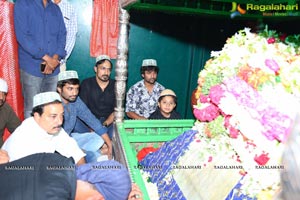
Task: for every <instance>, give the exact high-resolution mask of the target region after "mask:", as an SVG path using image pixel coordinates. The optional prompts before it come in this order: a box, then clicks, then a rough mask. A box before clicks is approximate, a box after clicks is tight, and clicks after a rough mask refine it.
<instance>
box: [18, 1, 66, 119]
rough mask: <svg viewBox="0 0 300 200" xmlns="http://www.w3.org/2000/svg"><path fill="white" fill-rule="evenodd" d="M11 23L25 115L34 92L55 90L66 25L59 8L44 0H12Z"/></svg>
mask: <svg viewBox="0 0 300 200" xmlns="http://www.w3.org/2000/svg"><path fill="white" fill-rule="evenodd" d="M14 25H15V32H16V37H17V41H18V54H19V65H20V74H21V83H22V92H23V96H24V110H25V118H27V117H30V113H31V108H32V99H33V96H34V95H36V94H38V93H40V92H47V91H55V90H56V83H57V74H58V73H59V67H58V66H59V63H60V60H61V59H62V58H64V57H65V55H66V51H65V45H66V28H65V24H64V20H63V16H62V13H61V11H60V8H59V7H58V6H57V5H55V4H54V3H53V2H52V1H48V0H16V3H15V6H14Z"/></svg>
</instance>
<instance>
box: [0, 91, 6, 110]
mask: <svg viewBox="0 0 300 200" xmlns="http://www.w3.org/2000/svg"><path fill="white" fill-rule="evenodd" d="M5 99H6V93H5V92H1V91H0V107H1V106H3V104H4V102H5Z"/></svg>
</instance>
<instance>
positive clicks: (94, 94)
mask: <svg viewBox="0 0 300 200" xmlns="http://www.w3.org/2000/svg"><path fill="white" fill-rule="evenodd" d="M112 66H113V65H112V63H111V60H110V57H109V56H107V55H101V56H99V57H97V62H96V64H95V66H94V71H95V73H96V77H90V78H87V79H85V80H83V81H82V83H81V85H80V92H79V96H80V98H81V99H82V101H83V102H84V103H85V104H86V105H87V107H88V108H89V109H90V110H91V112H92V113H93V114H94V115H95V116H96V117H97V118H98V119H99V120H100V122H101V123H102V124H103V125H104V126H106V127H107V129H108V135H109V137H110V138H112V136H113V122H114V109H115V105H116V95H115V80H114V79H111V78H110V74H111V71H112ZM79 125H80V123H78V124H77V128H78V126H79ZM81 126H82V125H81ZM83 126H84V125H83ZM79 129H81V128H79Z"/></svg>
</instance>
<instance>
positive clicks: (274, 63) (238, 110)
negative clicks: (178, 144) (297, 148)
mask: <svg viewBox="0 0 300 200" xmlns="http://www.w3.org/2000/svg"><path fill="white" fill-rule="evenodd" d="M299 53H300V39H299V35H291V36H287V35H286V34H280V33H277V32H276V31H273V30H268V27H267V26H266V28H265V30H264V31H262V32H261V33H252V32H251V30H250V29H249V28H245V29H243V30H240V31H238V32H237V33H236V34H235V35H233V36H232V37H230V38H228V39H227V41H226V44H225V45H224V47H223V48H222V50H221V51H213V52H212V53H211V58H210V59H209V60H208V61H207V62H206V64H205V66H204V69H203V70H201V71H200V73H199V78H198V87H197V92H196V95H197V98H198V100H197V105H195V106H194V111H193V113H194V116H195V117H196V118H197V120H198V121H197V122H196V124H195V128H196V129H198V131H199V133H203V135H204V136H205V137H207V138H210V140H211V141H214V140H226V141H228V144H227V145H230V146H231V148H233V149H234V152H236V154H235V155H233V156H235V157H237V158H238V159H237V162H239V163H240V164H241V165H242V166H243V169H244V171H245V173H244V177H243V179H242V180H241V187H240V189H239V191H238V192H239V194H243V195H247V196H249V197H253V198H257V199H262V198H264V199H266V198H267V197H271V198H272V196H273V195H275V194H276V192H277V190H278V189H279V187H280V176H279V173H280V169H282V168H284V166H281V163H280V161H281V154H282V150H283V144H284V142H285V141H286V140H287V137H288V135H289V132H290V128H291V126H292V124H293V120H294V118H295V116H296V114H297V113H296V112H297V110H298V111H299V110H300V109H299V108H300V106H299V102H300V101H299V99H300V79H299V77H300V55H299ZM200 124H201V125H200ZM228 138H229V140H228ZM207 154H208V155H212V153H211V152H207ZM212 160H213V158H212ZM270 166H273V168H274V166H275V168H277V169H278V168H279V170H264V171H260V172H259V173H258V171H257V170H258V168H260V167H262V168H265V169H266V168H269V167H270ZM267 199H268V198H267Z"/></svg>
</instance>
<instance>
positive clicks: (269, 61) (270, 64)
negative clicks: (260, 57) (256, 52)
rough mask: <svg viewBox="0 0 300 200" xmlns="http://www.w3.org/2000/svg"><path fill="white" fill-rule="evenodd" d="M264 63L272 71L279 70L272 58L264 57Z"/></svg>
mask: <svg viewBox="0 0 300 200" xmlns="http://www.w3.org/2000/svg"><path fill="white" fill-rule="evenodd" d="M265 65H266V66H267V67H268V68H269V69H271V70H272V71H274V72H275V73H277V72H278V71H279V65H278V64H277V62H276V61H275V60H273V59H266V60H265Z"/></svg>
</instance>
